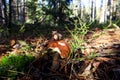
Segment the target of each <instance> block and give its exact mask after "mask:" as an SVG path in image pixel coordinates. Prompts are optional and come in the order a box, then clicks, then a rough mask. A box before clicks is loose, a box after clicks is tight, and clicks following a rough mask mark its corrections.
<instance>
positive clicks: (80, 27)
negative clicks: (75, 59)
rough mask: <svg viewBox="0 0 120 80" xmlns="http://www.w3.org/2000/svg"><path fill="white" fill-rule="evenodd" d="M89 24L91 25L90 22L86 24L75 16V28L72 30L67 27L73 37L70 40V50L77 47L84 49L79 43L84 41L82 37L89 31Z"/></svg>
mask: <svg viewBox="0 0 120 80" xmlns="http://www.w3.org/2000/svg"><path fill="white" fill-rule="evenodd" d="M89 25H91V23H89V24H87V23H85V22H82V20H80V18H79V17H77V20H74V26H75V28H74V29H73V30H69V29H68V28H67V30H68V31H69V32H70V34H71V36H72V38H73V41H72V42H71V47H72V52H74V50H75V49H77V48H81V49H84V48H83V47H82V46H81V45H82V44H83V43H84V42H85V40H84V38H85V35H86V34H87V32H88V31H89V30H88V29H89Z"/></svg>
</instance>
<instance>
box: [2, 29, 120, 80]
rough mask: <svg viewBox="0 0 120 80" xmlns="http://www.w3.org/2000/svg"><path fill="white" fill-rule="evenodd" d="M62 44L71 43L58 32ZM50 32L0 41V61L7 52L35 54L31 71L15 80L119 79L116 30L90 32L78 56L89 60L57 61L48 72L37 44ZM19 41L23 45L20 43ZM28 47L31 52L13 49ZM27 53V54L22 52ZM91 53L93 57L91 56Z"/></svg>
mask: <svg viewBox="0 0 120 80" xmlns="http://www.w3.org/2000/svg"><path fill="white" fill-rule="evenodd" d="M58 32H59V33H61V34H62V35H63V37H64V40H65V41H68V42H69V43H70V42H71V41H72V40H73V38H72V37H71V36H70V34H69V32H68V31H60V30H58ZM50 35H51V31H46V30H41V36H39V37H35V36H32V34H31V35H29V36H27V37H14V36H11V37H9V38H1V41H0V60H2V57H4V56H8V55H9V54H11V53H16V54H21V52H22V53H23V52H24V53H29V52H31V53H33V54H34V53H35V54H34V56H35V57H36V59H35V60H34V61H33V62H32V63H31V64H32V65H31V68H32V69H31V70H30V71H29V72H28V73H26V74H25V75H24V77H22V78H21V79H19V80H38V79H39V80H119V79H120V77H119V75H120V54H119V53H120V29H106V30H102V29H98V28H96V29H94V30H91V31H89V32H88V34H87V35H86V36H85V40H86V43H84V44H83V46H84V47H85V49H84V50H82V53H83V54H84V55H85V56H90V58H88V57H87V58H85V59H82V60H74V59H61V60H60V61H59V62H60V65H59V68H58V69H57V70H51V69H50V65H51V60H52V59H51V57H50V56H49V55H42V54H40V53H42V52H41V48H40V44H41V43H43V42H44V41H45V39H50V37H51V36H50ZM22 41H23V42H22ZM18 43H20V44H21V45H22V47H23V46H24V45H27V44H29V45H31V46H32V50H30V51H27V50H26V49H23V48H22V49H21V47H20V48H18V47H17V48H14V47H15V45H16V44H18ZM26 51H27V52H26ZM91 53H95V54H97V55H95V56H94V54H93V55H92V54H91Z"/></svg>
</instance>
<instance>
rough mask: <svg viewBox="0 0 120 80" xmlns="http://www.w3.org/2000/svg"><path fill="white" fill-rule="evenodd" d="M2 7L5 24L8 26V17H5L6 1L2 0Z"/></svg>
mask: <svg viewBox="0 0 120 80" xmlns="http://www.w3.org/2000/svg"><path fill="white" fill-rule="evenodd" d="M2 1H3V5H4V18H5V24H6V25H8V16H7V5H6V0H2Z"/></svg>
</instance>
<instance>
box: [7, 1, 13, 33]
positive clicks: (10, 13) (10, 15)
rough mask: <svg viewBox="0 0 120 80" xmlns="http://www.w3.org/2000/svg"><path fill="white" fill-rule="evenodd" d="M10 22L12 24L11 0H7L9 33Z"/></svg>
mask: <svg viewBox="0 0 120 80" xmlns="http://www.w3.org/2000/svg"><path fill="white" fill-rule="evenodd" d="M11 24H12V0H9V24H8V28H9V32H10V33H11Z"/></svg>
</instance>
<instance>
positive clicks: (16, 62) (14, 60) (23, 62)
mask: <svg viewBox="0 0 120 80" xmlns="http://www.w3.org/2000/svg"><path fill="white" fill-rule="evenodd" d="M34 59H35V58H34V57H33V56H31V55H9V56H4V57H2V60H1V62H0V77H1V78H2V79H8V78H10V80H16V78H17V77H18V76H19V77H20V76H23V75H25V74H26V72H27V71H28V70H29V65H30V64H31V62H32V61H33V60H34Z"/></svg>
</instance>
